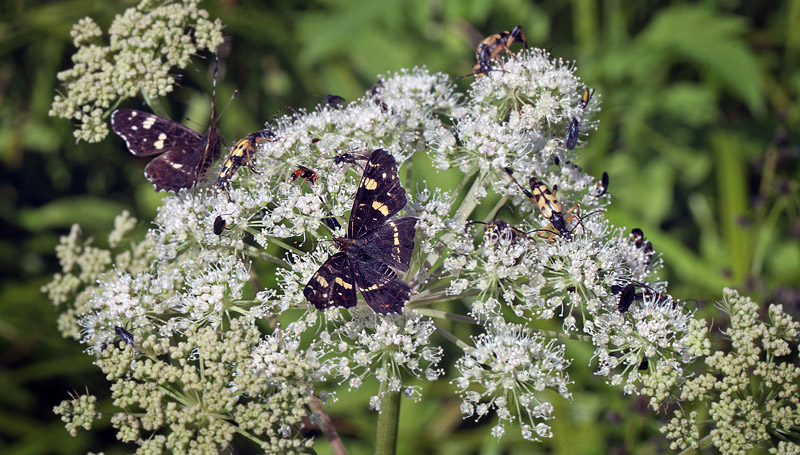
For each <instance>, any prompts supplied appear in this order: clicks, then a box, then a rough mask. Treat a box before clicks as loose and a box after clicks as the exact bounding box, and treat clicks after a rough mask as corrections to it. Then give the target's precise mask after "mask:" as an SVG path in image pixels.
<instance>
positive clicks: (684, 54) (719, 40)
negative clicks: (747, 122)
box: [639, 5, 764, 113]
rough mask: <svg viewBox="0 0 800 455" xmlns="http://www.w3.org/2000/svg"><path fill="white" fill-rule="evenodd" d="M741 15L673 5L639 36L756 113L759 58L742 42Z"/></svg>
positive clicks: (759, 91)
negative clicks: (718, 83)
mask: <svg viewBox="0 0 800 455" xmlns="http://www.w3.org/2000/svg"><path fill="white" fill-rule="evenodd" d="M746 25H747V24H746V22H745V20H744V19H743V18H739V17H734V16H723V15H721V14H719V13H716V12H714V11H712V10H711V9H708V8H703V7H697V6H688V5H687V6H676V7H672V8H669V9H666V10H663V11H662V12H661V13H660V14H659V15H658V16H657V17H656V18H655V20H653V22H652V23H651V24H650V26H649V27H648V28H647V29H646V30H645V31H644V32H643V33H642V35H641V36H640V37H639V44H641V45H643V46H644V47H645V49H647V48H649V49H650V52H664V51H667V52H670V53H672V54H674V55H675V57H676V59H678V60H687V61H688V62H689V63H692V64H694V65H697V66H699V67H700V68H702V69H703V70H704V71H705V72H707V73H708V74H707V77H708V78H710V79H711V80H719V81H721V82H722V83H723V85H724V86H726V87H727V88H728V89H730V90H731V91H732V92H733V93H734V94H736V95H737V96H738V97H739V98H741V99H742V101H744V102H745V103H746V104H747V105H748V107H749V108H750V110H752V111H753V112H755V113H762V112H763V111H764V99H763V94H764V82H763V80H762V78H761V75H760V70H759V67H758V61H757V60H756V58H755V55H754V54H753V52H752V51H751V50H750V49H749V48H748V45H747V43H746V42H745V41H744V38H743V37H744V34H745V32H746Z"/></svg>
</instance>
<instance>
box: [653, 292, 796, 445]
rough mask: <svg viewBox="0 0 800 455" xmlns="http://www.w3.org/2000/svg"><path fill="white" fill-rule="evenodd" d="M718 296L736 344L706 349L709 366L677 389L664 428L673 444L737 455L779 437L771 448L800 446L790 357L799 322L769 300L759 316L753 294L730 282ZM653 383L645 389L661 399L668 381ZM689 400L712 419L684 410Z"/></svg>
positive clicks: (706, 361)
mask: <svg viewBox="0 0 800 455" xmlns="http://www.w3.org/2000/svg"><path fill="white" fill-rule="evenodd" d="M723 297H724V300H723V302H722V305H721V310H722V311H723V312H725V313H727V314H728V316H729V317H730V326H729V327H728V329H727V331H726V332H725V334H726V335H727V337H728V338H729V339H730V343H731V347H732V348H733V349H732V351H731V352H728V353H726V352H722V351H716V352H714V353H713V354H710V352H709V350H708V348H706V352H704V354H705V355H706V356H707V357H705V359H704V360H705V365H706V367H707V368H706V371H708V373H705V374H701V375H699V376H697V377H696V378H692V379H689V380H687V381H686V383H685V384H683V386H682V387H681V390H680V395H679V396H678V399H679V400H680V402H681V403H682V407H683V409H682V410H676V411H675V415H674V417H673V418H672V419H671V420H670V422H669V423H668V424H667V425H665V426H664V427H662V429H661V430H662V432H663V433H665V434H666V436H667V437H668V438H669V439H671V440H672V444H671V445H670V447H671V448H672V449H674V450H678V449H680V450H685V449H698V448H704V447H708V446H710V445H712V444H713V445H714V447H716V448H717V450H719V452H720V453H722V454H739V453H744V452H745V451H748V450H751V449H754V448H756V447H759V446H761V445H763V444H764V443H765V442H768V441H770V440H771V439H772V438H776V439H777V440H780V441H781V443H780V445H779V446H777V448H773V449H772V450H770V453H780V454H789V453H798V450H800V445H799V444H798V443H797V441H798V439H797V429H798V428H800V395H798V386H799V384H800V367H798V366H797V365H795V364H794V362H793V361H792V359H791V358H789V357H788V356H789V355H790V354H792V347H793V346H794V349H795V350H796V349H797V343H798V341H800V322H797V321H795V320H793V319H792V317H791V316H790V315H788V314H786V313H785V312H784V311H783V308H782V307H781V305H770V306H769V310H768V317H769V321H768V322H767V321H762V320H761V318H760V317H759V310H760V307H759V305H758V304H756V303H755V302H753V301H752V300H751V299H750V298H748V297H744V296H741V295H739V294H738V293H737V292H736V291H734V290H731V289H726V290H725V291H724V296H723ZM709 354H710V355H709ZM795 354H796V352H795ZM793 357H796V355H795V356H793ZM780 359H785V360H783V361H781V360H780ZM654 382H655V381H653V382H651V383H648V384H647V387H646V388H644V389H643V391H644V392H645V393H646V394H648V395H651V396H652V397H653V400H655V401H653V402H654V403H658V402H661V401H663V396H664V392H665V391H666V390H665V389H668V387H667V388H665V387H659V386H658V385H657V384H655V383H654ZM671 385H673V386H674V381H673V382H672V383H671ZM689 405H695V406H697V405H703V406H704V407H705V413H707V414H708V415H709V416H710V417H711V421H710V422H702V421H700V420H699V419H698V415H699V411H698V410H697V409H695V410H691V411H688V410H687V409H686V408H687V406H689ZM690 409H691V408H690ZM707 429H708V431H706V430H707ZM706 432H707V433H708V434H707V435H706ZM791 438H793V439H791Z"/></svg>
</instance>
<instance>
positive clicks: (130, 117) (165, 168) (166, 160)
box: [111, 65, 221, 193]
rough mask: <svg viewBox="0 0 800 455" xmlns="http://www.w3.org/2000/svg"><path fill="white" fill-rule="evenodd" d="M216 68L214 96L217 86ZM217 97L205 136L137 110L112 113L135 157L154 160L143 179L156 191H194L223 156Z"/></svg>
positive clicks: (112, 123) (213, 101)
mask: <svg viewBox="0 0 800 455" xmlns="http://www.w3.org/2000/svg"><path fill="white" fill-rule="evenodd" d="M216 73H217V68H216V65H215V67H214V93H216V85H217V81H216V79H217V77H216ZM215 98H216V97H215V96H212V101H211V121H210V122H209V124H208V133H206V135H205V136H204V135H202V134H200V133H198V132H197V131H195V130H193V129H191V128H187V127H185V126H183V125H181V124H180V123H178V122H173V121H172V120H169V119H165V118H163V117H159V116H157V115H154V114H150V113H148V112H144V111H137V110H134V109H119V110H116V111H114V112H113V113H112V114H111V128H112V129H113V130H114V132H115V133H117V134H118V135H119V136H120V137H121V138H122V139H124V140H125V144H126V145H127V146H128V150H130V152H131V153H133V154H134V155H136V156H151V155H157V154H159V153H160V154H161V155H159V156H157V157H155V158H153V159H152V160H151V161H150V163H149V164H148V165H147V167H145V169H144V176H145V177H147V180H150V182H151V183H152V184H153V185H154V186H155V187H156V191H172V192H174V193H177V192H178V191H180V190H183V189H186V188H191V187H193V186H194V185H195V184H196V183H197V180H198V179H200V178H201V177H202V176H203V174H205V172H206V171H207V170H208V168H209V167H211V164H212V163H213V162H214V161H216V160H217V158H219V155H220V149H221V148H220V136H219V130H218V129H217V106H216V99H215Z"/></svg>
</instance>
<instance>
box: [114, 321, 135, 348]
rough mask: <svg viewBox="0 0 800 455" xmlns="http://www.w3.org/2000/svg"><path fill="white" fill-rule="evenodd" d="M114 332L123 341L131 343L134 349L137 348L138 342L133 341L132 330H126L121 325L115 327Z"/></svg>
mask: <svg viewBox="0 0 800 455" xmlns="http://www.w3.org/2000/svg"><path fill="white" fill-rule="evenodd" d="M114 332H115V333H116V334H117V336H118V337H119V339H120V340H122V342H123V343H126V344H129V345H131V346H132V347H133V348H134V349H136V343H134V341H133V334H132V333H131V332H128V331H127V330H125V329H124V328H122V327H120V326H116V327H114Z"/></svg>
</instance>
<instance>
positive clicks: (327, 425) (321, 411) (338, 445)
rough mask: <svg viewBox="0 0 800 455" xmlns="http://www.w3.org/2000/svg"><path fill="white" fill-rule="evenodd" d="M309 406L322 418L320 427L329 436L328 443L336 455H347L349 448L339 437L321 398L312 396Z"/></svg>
mask: <svg viewBox="0 0 800 455" xmlns="http://www.w3.org/2000/svg"><path fill="white" fill-rule="evenodd" d="M309 406H310V407H311V410H312V411H314V412H316V413H317V415H319V417H320V420H321V422H320V424H319V428H320V429H321V430H322V433H323V434H324V435H325V437H326V438H328V443H329V444H330V446H331V450H333V453H334V454H335V455H347V449H346V448H345V447H344V443H342V439H341V438H340V437H339V433H338V432H337V431H336V427H334V426H333V422H332V421H331V418H330V417H328V413H326V412H325V408H324V407H323V406H322V402H321V401H319V398H317V397H314V398H312V399H311V403H309Z"/></svg>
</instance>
